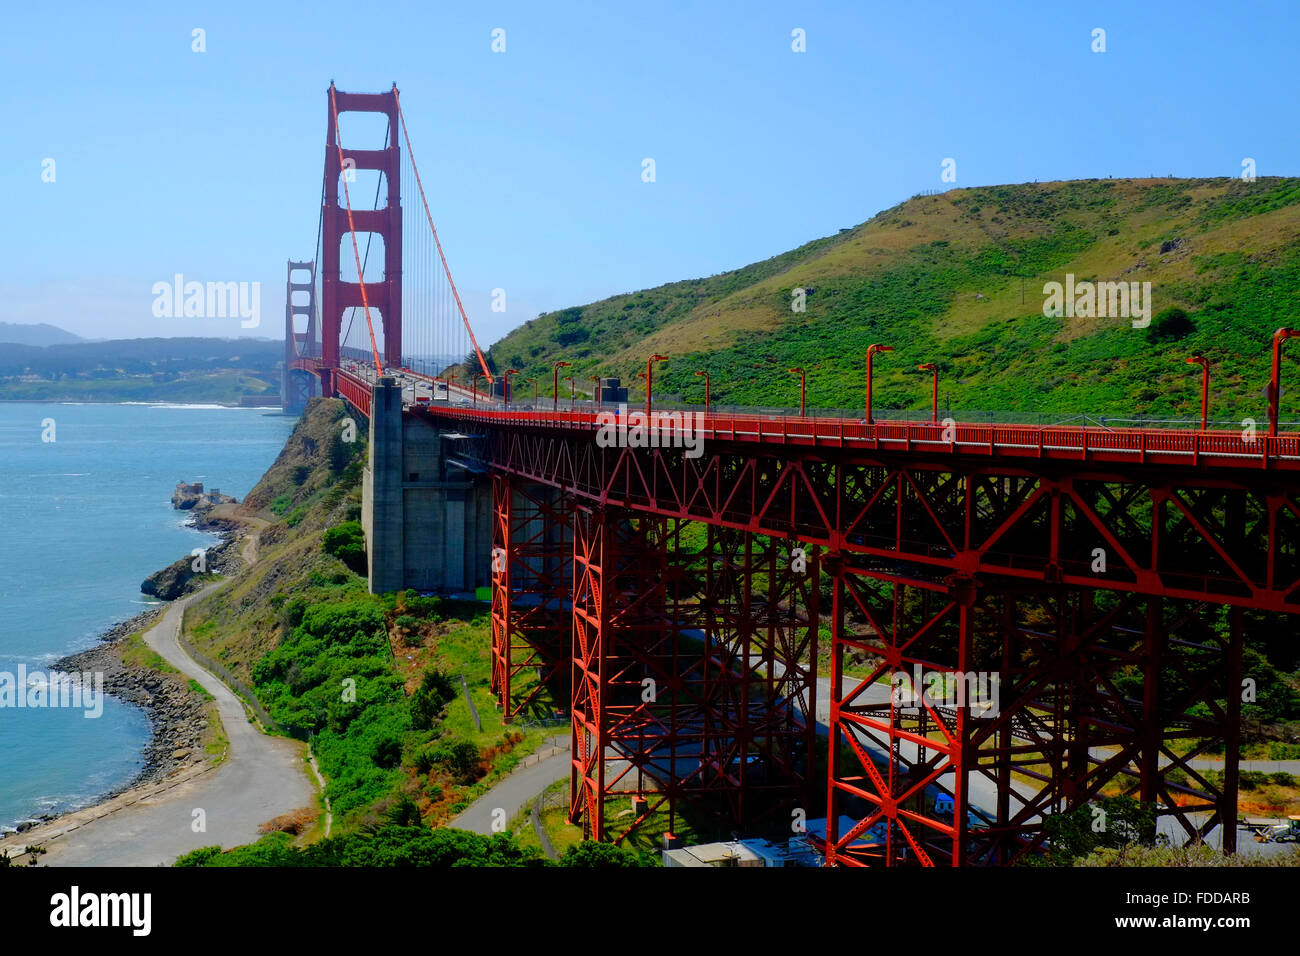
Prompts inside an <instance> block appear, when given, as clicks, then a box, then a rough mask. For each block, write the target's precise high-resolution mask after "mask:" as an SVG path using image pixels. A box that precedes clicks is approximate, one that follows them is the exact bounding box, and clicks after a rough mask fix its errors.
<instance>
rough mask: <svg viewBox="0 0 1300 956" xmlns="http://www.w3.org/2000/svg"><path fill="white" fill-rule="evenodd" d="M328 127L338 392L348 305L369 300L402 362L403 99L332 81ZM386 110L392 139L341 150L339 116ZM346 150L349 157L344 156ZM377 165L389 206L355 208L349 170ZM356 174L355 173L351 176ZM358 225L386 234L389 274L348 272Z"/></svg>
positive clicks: (392, 359) (328, 254) (325, 317)
mask: <svg viewBox="0 0 1300 956" xmlns="http://www.w3.org/2000/svg"><path fill="white" fill-rule="evenodd" d="M326 112H327V114H328V115H327V121H328V134H327V139H326V145H325V200H324V205H323V208H322V210H321V236H322V238H321V280H322V282H321V298H322V300H323V302H322V309H321V355H320V358H321V365H322V366H323V368H322V370H321V387H322V389H323V391H324V394H325V395H327V396H331V397H332V396H333V395H335V394H336V390H335V385H334V379H333V374H334V370H335V369H337V368H338V367H339V358H340V346H341V342H340V336H341V334H342V327H343V310H344V309H347V308H361V307H362V306H363V305H365V304H366V303H368V304H369V306H370V307H371V309H372V310H374V309H377V310H378V311H379V313H380V315H381V316H382V319H383V336H384V345H383V360H384V364H385V365H386V366H388V365H395V366H400V365H401V364H402V203H401V181H400V177H401V153H400V151H399V149H398V145H397V138H398V115H397V99H396V97H395V96H394V94H393V93H392V92H388V93H344V92H342V91H340V90H337V89H335V87H334V84H333V83H331V84H330V88H329V101H328V104H327V110H326ZM347 112H352V113H380V114H383V115H384V116H385V117H387V119H388V140H387V144H386V145H385V146H384V148H383V149H349V148H347V147H343V148H342V150H340V149H339V135H338V122H337V119H338V116H340V115H342V114H343V113H347ZM340 154H341V157H340ZM358 169H374V170H378V171H380V172H381V173H383V175H384V180H385V182H386V183H387V184H388V191H387V197H388V201H387V205H385V206H384V207H383V208H381V209H356V208H353V209H352V210H351V226H349V210H348V209H347V207H346V206H345V205H344V204H343V203H341V202H340V193H341V192H342V190H343V184H342V182H341V181H340V180H341V177H342V176H343V175H345V174H346V175H349V176H350V175H352V173H353V171H354V170H358ZM352 181H353V180H352V179H349V180H348V182H349V183H351V182H352ZM351 229H355V230H356V232H357V233H365V232H373V233H378V234H379V235H380V236H381V237H382V238H383V240H384V279H383V281H382V282H378V283H375V282H367V283H366V287H365V294H364V296H363V293H362V288H361V283H360V282H344V281H343V280H342V279H341V277H340V272H339V263H340V247H341V244H342V242H343V241H344V239H345V238H347V234H348V232H349V231H351Z"/></svg>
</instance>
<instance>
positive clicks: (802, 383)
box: [790, 368, 808, 418]
mask: <svg viewBox="0 0 1300 956" xmlns="http://www.w3.org/2000/svg"><path fill="white" fill-rule="evenodd" d="M790 371H791V372H793V373H795V374H796V375H798V376H799V417H800V418H803V410H804V403H803V400H804V391H805V388H806V386H807V385H808V374H807V373H806V372H805V371H804V370H803V369H801V368H792V369H790Z"/></svg>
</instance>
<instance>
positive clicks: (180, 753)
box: [172, 747, 190, 760]
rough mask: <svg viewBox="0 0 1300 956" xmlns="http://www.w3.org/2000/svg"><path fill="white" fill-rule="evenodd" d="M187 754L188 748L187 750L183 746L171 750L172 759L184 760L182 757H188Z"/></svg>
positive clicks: (188, 753)
mask: <svg viewBox="0 0 1300 956" xmlns="http://www.w3.org/2000/svg"><path fill="white" fill-rule="evenodd" d="M189 755H190V752H189V750H187V749H186V748H184V747H182V748H181V749H180V750H173V751H172V759H173V760H184V759H185V758H186V757H188V756H189Z"/></svg>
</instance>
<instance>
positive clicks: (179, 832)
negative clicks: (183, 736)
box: [0, 535, 316, 866]
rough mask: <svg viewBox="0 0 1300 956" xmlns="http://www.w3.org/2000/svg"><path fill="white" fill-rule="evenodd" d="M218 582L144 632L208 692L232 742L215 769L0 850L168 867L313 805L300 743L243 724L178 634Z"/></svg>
mask: <svg viewBox="0 0 1300 956" xmlns="http://www.w3.org/2000/svg"><path fill="white" fill-rule="evenodd" d="M252 537H253V536H251V535H250V537H249V540H247V541H246V542H245V546H244V555H245V557H246V558H249V557H252V556H255V554H256V550H255V548H256V545H255V543H254V542H253V541H252ZM227 580H228V579H227ZM225 583H226V582H225V581H219V582H216V583H214V584H211V585H209V586H208V587H205V588H203V589H201V590H200V591H197V592H195V593H194V594H191V595H189V596H187V597H183V598H178V599H177V600H176V601H174V602H173V603H172V604H171V605H170V606H169V607H168V608H167V610H166V611H165V612H164V613H163V615H162V616H161V617H160V618H159V619H158V621H157V623H156V624H155V625H154V626H153V627H152V628H151V629H150V630H149V631H148V632H146V633H145V636H144V638H145V642H146V643H147V644H148V645H149V646H150V647H151V648H153V649H154V650H155V651H157V652H158V653H159V654H160V655H162V657H163V659H164V660H166V661H167V663H169V664H171V665H172V666H173V667H175V668H176V669H177V670H179V671H180V672H181V673H182V674H184V675H185V676H187V677H192V678H193V679H195V680H196V681H198V682H199V683H200V684H202V685H203V687H204V688H205V689H206V690H207V691H208V693H210V694H212V695H213V697H214V698H215V699H216V704H217V709H218V711H219V713H220V714H221V722H222V724H223V726H224V729H225V733H226V737H227V739H228V740H229V741H230V747H229V750H228V752H227V755H226V759H225V760H224V761H223V762H222V763H221V764H220V765H218V766H217V767H216V768H214V769H207V770H204V771H202V772H199V773H186V772H184V771H183V772H182V773H181V774H180V775H179V776H180V777H181V778H182V779H181V782H180V783H174V782H173V783H171V784H168V783H163V784H155V785H150V786H148V787H142V788H137V789H136V790H133V791H130V792H128V793H124V794H122V795H121V796H119V797H116V798H114V799H112V800H110V801H107V802H106V803H103V804H99V805H97V806H95V807H88V808H86V809H85V810H80V811H78V812H76V813H73V814H69V815H67V816H64V817H60V818H59V819H58V820H55V821H54V822H52V823H50V824H47V825H46V826H44V827H40V828H37V829H33V830H30V831H28V832H27V833H24V834H21V835H19V836H18V837H16V838H11V839H10V840H8V841H5V843H0V848H9V849H10V853H11V854H12V853H13V852H14V850H13V849H12V847H13V846H17V847H18V848H19V849H21V848H22V847H23V846H26V845H31V844H39V845H43V846H44V847H45V848H46V853H45V855H44V856H42V857H40V863H41V864H45V865H49V866H169V865H171V863H173V862H174V861H175V859H176V858H177V857H178V856H180V855H182V854H184V853H188V852H189V851H191V850H195V849H198V848H199V847H204V846H214V845H220V846H222V847H226V848H229V847H233V846H238V845H240V844H244V843H252V842H253V841H255V840H256V839H257V838H258V836H259V833H258V827H259V825H261V824H262V823H265V822H267V821H269V820H271V819H273V818H275V817H277V816H279V815H281V814H283V813H288V812H290V811H291V810H297V809H299V808H302V807H311V806H315V803H316V788H315V786H314V785H313V784H312V783H311V781H310V778H309V777H308V772H307V763H306V759H305V750H306V747H305V745H304V744H302V743H301V742H299V741H296V740H290V739H288V738H285V737H272V736H268V735H266V734H264V733H262V732H261V731H260V730H259V729H258V728H257V727H256V726H255V725H254V724H253V723H251V722H250V720H249V718H248V716H247V713H246V711H245V708H244V704H243V703H242V701H241V700H240V699H239V697H237V696H236V695H235V693H234V692H233V691H231V690H230V688H228V687H227V686H226V685H225V684H223V683H222V682H221V681H220V680H219V679H218V678H217V677H216V676H214V675H213V674H211V673H209V672H208V671H207V670H205V669H204V668H202V667H201V666H199V664H198V663H196V662H195V661H194V659H193V658H191V657H190V655H189V654H188V653H186V651H185V649H184V648H182V647H181V645H180V643H179V641H178V640H177V637H178V635H179V632H180V625H181V618H182V615H183V614H184V611H185V608H186V607H187V606H188V605H189V604H190V603H191V602H193V601H195V600H197V599H198V598H199V597H200V596H206V595H208V594H210V593H212V591H213V590H216V589H218V588H221V587H222V586H224V584H225Z"/></svg>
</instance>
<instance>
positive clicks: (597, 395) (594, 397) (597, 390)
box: [591, 375, 600, 408]
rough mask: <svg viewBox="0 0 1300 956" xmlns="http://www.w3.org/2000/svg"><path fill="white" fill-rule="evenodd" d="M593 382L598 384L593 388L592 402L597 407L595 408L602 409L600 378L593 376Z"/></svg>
mask: <svg viewBox="0 0 1300 956" xmlns="http://www.w3.org/2000/svg"><path fill="white" fill-rule="evenodd" d="M591 380H592V381H593V382H595V383H596V384H594V385H593V386H592V387H591V400H592V402H593V404H594V405H595V407H596V408H599V407H600V376H599V375H593V376H592V377H591Z"/></svg>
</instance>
